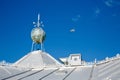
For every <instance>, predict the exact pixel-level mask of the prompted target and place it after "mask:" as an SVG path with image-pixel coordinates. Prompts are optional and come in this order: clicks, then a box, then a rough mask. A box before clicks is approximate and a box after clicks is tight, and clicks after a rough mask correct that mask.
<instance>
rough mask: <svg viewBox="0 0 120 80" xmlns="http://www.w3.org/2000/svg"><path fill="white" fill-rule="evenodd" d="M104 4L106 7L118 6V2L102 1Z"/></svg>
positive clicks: (114, 0) (119, 3) (117, 0)
mask: <svg viewBox="0 0 120 80" xmlns="http://www.w3.org/2000/svg"><path fill="white" fill-rule="evenodd" d="M104 3H105V5H106V6H108V7H112V6H118V5H120V0H104Z"/></svg>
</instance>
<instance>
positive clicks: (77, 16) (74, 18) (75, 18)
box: [72, 15, 81, 22]
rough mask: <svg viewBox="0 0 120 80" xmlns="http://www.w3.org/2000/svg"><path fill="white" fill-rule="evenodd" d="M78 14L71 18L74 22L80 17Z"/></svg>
mask: <svg viewBox="0 0 120 80" xmlns="http://www.w3.org/2000/svg"><path fill="white" fill-rule="evenodd" d="M80 17H81V16H80V15H76V16H75V17H73V18H72V21H74V22H76V21H78V20H79V19H80Z"/></svg>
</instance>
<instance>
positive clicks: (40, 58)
mask: <svg viewBox="0 0 120 80" xmlns="http://www.w3.org/2000/svg"><path fill="white" fill-rule="evenodd" d="M13 66H17V67H28V68H43V67H57V66H61V64H60V63H59V62H58V61H57V60H55V59H54V58H53V57H52V56H50V55H49V54H48V53H46V52H42V51H41V50H38V51H32V52H30V53H28V54H27V55H25V56H24V57H23V58H21V59H20V60H18V61H17V62H15V63H14V64H13Z"/></svg>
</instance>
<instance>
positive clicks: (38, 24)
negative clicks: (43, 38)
mask: <svg viewBox="0 0 120 80" xmlns="http://www.w3.org/2000/svg"><path fill="white" fill-rule="evenodd" d="M37 27H40V14H38V22H37Z"/></svg>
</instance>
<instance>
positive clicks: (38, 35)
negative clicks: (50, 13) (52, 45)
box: [31, 14, 46, 50]
mask: <svg viewBox="0 0 120 80" xmlns="http://www.w3.org/2000/svg"><path fill="white" fill-rule="evenodd" d="M33 24H34V27H35V28H33V29H32V31H31V38H32V40H33V44H32V49H31V50H39V49H40V45H41V50H43V42H44V40H45V36H46V34H45V32H44V30H43V29H42V28H41V24H43V22H40V14H38V21H37V23H36V22H33Z"/></svg>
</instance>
